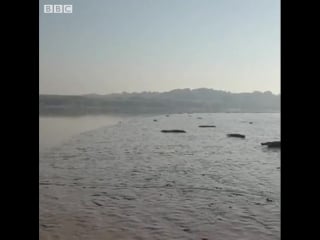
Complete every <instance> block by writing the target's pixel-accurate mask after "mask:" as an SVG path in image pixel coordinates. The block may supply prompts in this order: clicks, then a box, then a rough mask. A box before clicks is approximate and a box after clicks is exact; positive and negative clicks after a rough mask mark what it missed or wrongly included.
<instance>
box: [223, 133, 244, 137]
mask: <svg viewBox="0 0 320 240" xmlns="http://www.w3.org/2000/svg"><path fill="white" fill-rule="evenodd" d="M227 136H228V137H237V138H245V137H246V136H245V135H243V134H239V133H229V134H227Z"/></svg>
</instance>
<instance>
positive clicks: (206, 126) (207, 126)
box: [199, 125, 216, 128]
mask: <svg viewBox="0 0 320 240" xmlns="http://www.w3.org/2000/svg"><path fill="white" fill-rule="evenodd" d="M199 127H200V128H215V127H216V126H214V125H200V126H199Z"/></svg>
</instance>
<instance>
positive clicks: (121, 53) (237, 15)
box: [40, 0, 280, 94]
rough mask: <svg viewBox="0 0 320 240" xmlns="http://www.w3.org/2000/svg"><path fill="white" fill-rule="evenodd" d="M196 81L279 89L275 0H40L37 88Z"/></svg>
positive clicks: (150, 87) (102, 89)
mask: <svg viewBox="0 0 320 240" xmlns="http://www.w3.org/2000/svg"><path fill="white" fill-rule="evenodd" d="M59 3H61V4H73V13H72V14H44V13H43V5H44V4H59ZM200 87H206V88H214V89H217V90H227V91H231V92H250V91H254V90H258V91H267V90H270V91H272V92H274V93H280V0H65V1H61V0H40V93H43V94H45V93H46V94H85V93H99V94H106V93H112V92H122V91H126V92H140V91H167V90H171V89H175V88H200Z"/></svg>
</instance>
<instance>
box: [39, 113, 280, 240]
mask: <svg viewBox="0 0 320 240" xmlns="http://www.w3.org/2000/svg"><path fill="white" fill-rule="evenodd" d="M100 120H101V121H100ZM100 120H99V121H100V123H106V125H108V124H109V123H110V121H109V122H108V120H107V119H106V122H103V121H104V120H102V119H100ZM154 120H157V121H154ZM88 122H90V121H89V119H88V121H87V123H88ZM97 122H98V121H97ZM111 122H113V123H116V124H115V125H112V126H106V127H102V125H101V127H100V128H98V129H92V130H89V129H88V130H89V131H85V132H82V133H80V134H78V135H76V136H74V137H73V138H71V139H70V138H68V140H67V141H65V142H64V144H62V145H61V144H60V145H55V146H56V147H55V148H54V149H52V150H51V151H47V152H45V153H44V154H43V155H42V156H41V158H40V239H97V240H100V239H215V240H219V239H221V240H222V239H223V240H228V239H230V240H231V239H247V240H251V239H252V240H253V239H255V240H256V239H266V240H271V239H280V150H271V149H267V148H266V147H264V146H261V145H260V143H261V142H265V141H273V140H279V139H280V114H233V113H230V114H225V113H221V114H173V115H170V116H166V115H161V116H157V117H137V118H131V119H127V120H125V121H122V122H121V123H118V119H113V120H112V121H111ZM250 122H252V124H250ZM46 123H47V124H48V123H50V124H52V123H53V120H52V122H50V121H49V120H48V119H47V122H46ZM70 123H71V121H70V122H65V123H63V120H61V125H59V123H56V125H55V126H62V125H63V124H65V125H63V126H67V124H70ZM73 123H74V122H73ZM50 124H49V125H50ZM71 125H73V124H71ZM71 125H70V126H71ZM89 125H90V124H89ZM89 125H87V126H89ZM199 125H215V126H216V128H209V129H208V128H199V127H198V126H199ZM74 126H81V125H77V124H74ZM82 126H85V124H84V125H82ZM96 126H97V125H96ZM75 128H76V127H75ZM75 128H74V129H75ZM66 129H69V130H72V131H71V132H73V129H71V128H68V127H66ZM84 129H85V128H83V130H84ZM163 129H183V130H185V131H186V133H181V134H169V133H162V132H161V130H163ZM57 133H58V132H57ZM228 133H241V134H245V135H246V138H245V139H237V138H228V137H227V136H226V134H228ZM58 135H59V134H58ZM69 136H70V134H69ZM57 141H58V139H57Z"/></svg>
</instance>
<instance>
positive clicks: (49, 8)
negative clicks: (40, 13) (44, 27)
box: [44, 5, 72, 13]
mask: <svg viewBox="0 0 320 240" xmlns="http://www.w3.org/2000/svg"><path fill="white" fill-rule="evenodd" d="M44 13H72V5H44Z"/></svg>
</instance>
